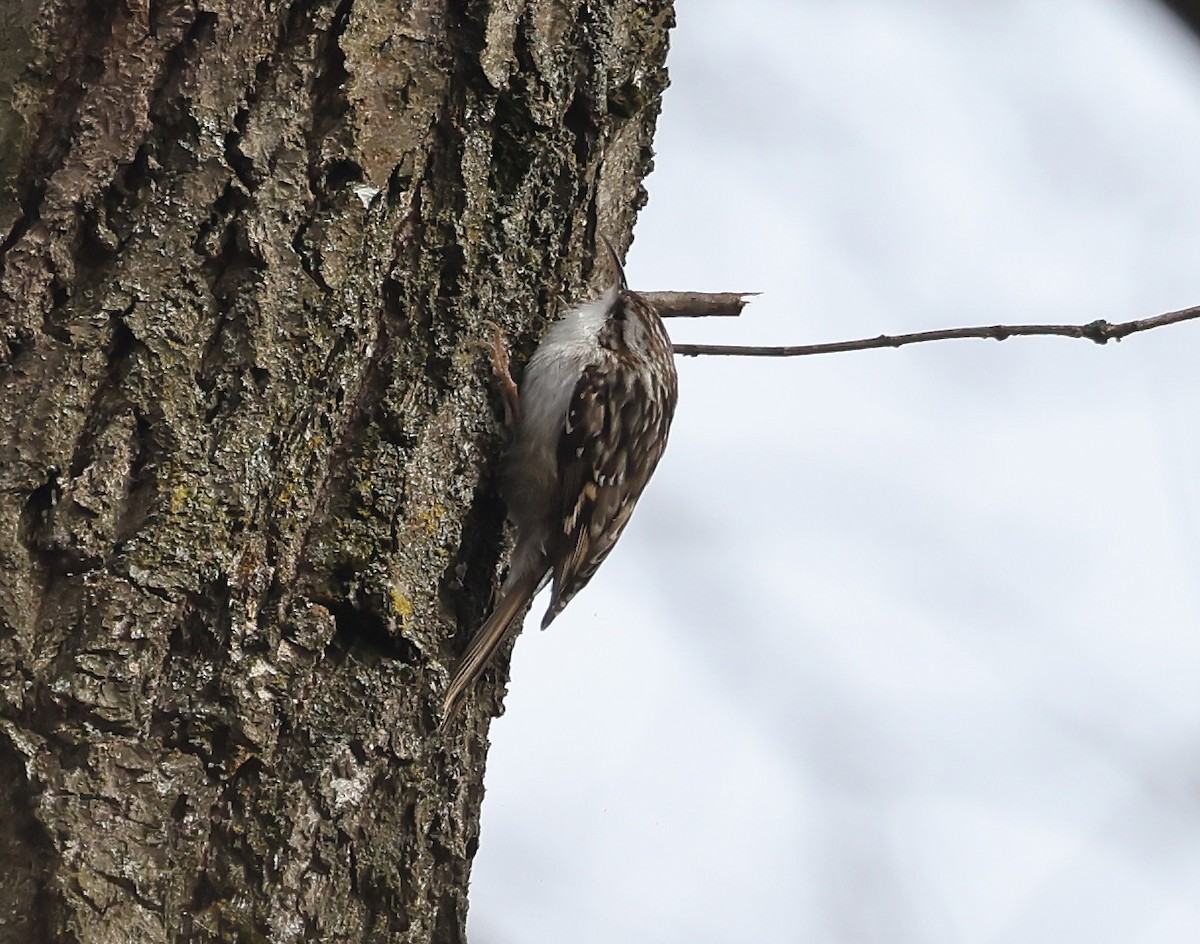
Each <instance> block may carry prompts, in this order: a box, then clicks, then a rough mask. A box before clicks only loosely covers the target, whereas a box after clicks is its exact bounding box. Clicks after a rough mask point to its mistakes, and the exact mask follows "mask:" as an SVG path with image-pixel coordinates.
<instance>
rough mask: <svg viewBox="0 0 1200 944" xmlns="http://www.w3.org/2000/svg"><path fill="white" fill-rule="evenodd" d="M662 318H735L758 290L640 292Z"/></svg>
mask: <svg viewBox="0 0 1200 944" xmlns="http://www.w3.org/2000/svg"><path fill="white" fill-rule="evenodd" d="M639 294H640V295H641V296H642V298H644V299H646V300H647V301H648V302H650V304H651V305H653V306H654V307H655V308H656V309H657V310H658V313H659V314H660V315H662V316H663V317H664V318H736V317H737V316H738V315H740V314H741V313H742V309H743V308H745V307H746V305H747V304H748V303H749V301H750V299H751V298H753V297H754V296H755V295H757V294H758V292H641V293H639Z"/></svg>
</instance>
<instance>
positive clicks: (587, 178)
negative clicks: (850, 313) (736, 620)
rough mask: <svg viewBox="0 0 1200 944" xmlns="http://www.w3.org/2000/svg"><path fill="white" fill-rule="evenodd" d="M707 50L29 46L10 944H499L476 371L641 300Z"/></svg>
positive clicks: (407, 21) (643, 24)
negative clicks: (476, 681)
mask: <svg viewBox="0 0 1200 944" xmlns="http://www.w3.org/2000/svg"><path fill="white" fill-rule="evenodd" d="M671 17H672V12H671V7H670V3H669V0H653V2H650V3H638V2H634V0H602V2H601V0H595V2H591V3H583V2H581V0H558V2H529V3H524V2H517V0H495V2H493V3H492V4H490V5H489V4H487V3H482V2H477V0H458V2H451V3H449V4H440V3H434V2H430V0H400V2H388V3H382V2H377V0H341V2H339V3H336V4H334V3H330V2H320V0H316V2H312V0H296V2H293V3H291V4H290V5H287V4H282V3H279V4H277V3H274V2H272V0H200V2H199V3H198V4H193V3H187V2H178V0H157V2H151V0H126V3H125V4H124V5H122V4H121V3H119V2H117V0H19V2H14V0H10V2H9V3H7V4H6V9H5V12H4V16H3V18H0V238H2V242H0V330H2V333H3V341H4V345H3V346H0V424H2V425H3V428H4V429H5V431H6V433H5V435H4V437H3V439H4V443H3V447H2V452H0V518H2V522H0V669H2V674H0V809H3V810H4V811H5V813H6V815H4V816H3V817H0V944H7V942H22V944H24V942H31V941H76V942H80V944H100V942H113V944H118V942H119V944H126V942H130V941H137V942H156V941H216V940H221V941H246V942H250V941H270V942H272V944H277V942H289V941H307V940H320V941H441V942H452V941H461V940H463V939H464V924H465V916H466V886H467V877H468V872H469V867H470V861H471V857H472V855H473V853H474V851H475V848H476V845H477V837H478V817H479V806H480V801H481V799H482V793H483V791H482V776H483V768H484V760H485V755H486V747H487V742H486V728H487V723H488V714H489V713H490V712H491V711H494V710H495V709H496V705H497V703H498V696H497V694H496V685H497V679H499V681H501V682H502V681H503V679H502V676H503V675H504V669H503V667H501V668H500V669H499V670H498V671H496V672H493V673H491V675H489V680H488V682H486V683H485V684H484V685H483V686H482V687H481V694H480V695H479V697H478V698H476V699H472V700H471V702H470V703H469V704H468V706H467V711H466V712H465V717H464V718H463V719H462V720H460V721H458V722H457V723H455V724H454V725H452V726H451V729H450V730H449V731H448V732H447V733H446V734H445V735H441V734H438V733H437V730H436V720H437V715H438V708H439V705H440V695H441V692H442V690H443V688H444V686H445V684H446V680H447V677H448V670H449V669H450V668H451V667H452V666H453V663H454V660H455V656H456V654H457V653H458V652H460V651H461V650H462V648H463V646H464V645H465V642H466V640H467V639H468V638H469V636H470V634H471V633H472V632H473V631H474V629H475V628H476V627H477V626H478V624H479V623H480V621H481V619H482V617H483V616H484V615H486V610H487V608H488V606H489V603H490V599H491V590H492V585H493V580H494V578H495V576H496V574H497V570H498V567H499V561H500V560H501V558H502V556H503V553H502V552H503V549H504V541H503V535H504V529H503V517H504V514H503V508H502V506H501V504H500V501H499V499H498V496H497V493H496V489H495V486H494V484H493V472H494V471H495V468H496V462H495V460H496V457H497V455H498V453H499V451H500V449H501V446H502V440H503V437H502V434H501V431H500V428H499V424H498V421H497V410H496V401H495V399H494V398H493V396H492V395H491V393H490V391H489V377H488V371H487V367H486V361H485V360H484V359H483V358H481V357H480V356H479V353H478V350H477V347H476V342H477V341H478V340H479V339H481V338H483V337H486V330H485V327H484V325H483V320H484V319H485V318H486V319H492V320H494V321H496V322H497V323H498V324H500V325H501V326H502V328H503V329H504V331H505V333H506V334H507V335H508V336H509V337H510V338H512V339H513V341H514V345H515V351H516V354H517V357H516V359H517V362H518V363H520V361H521V359H522V356H524V355H527V354H528V353H529V351H530V350H531V349H532V346H533V344H534V343H535V341H536V338H537V337H538V335H539V334H540V332H541V330H542V329H543V327H544V326H545V324H546V322H547V320H548V319H550V318H552V317H553V316H554V315H555V314H556V313H557V311H558V307H559V305H560V301H559V299H560V298H567V299H575V298H579V297H580V296H582V295H583V294H586V293H587V292H588V291H590V290H594V289H595V288H596V287H597V285H598V283H599V281H602V280H603V279H604V276H605V274H606V273H607V272H608V271H609V270H608V268H607V266H606V265H605V264H604V263H603V262H602V263H601V264H600V265H598V266H595V265H594V263H593V260H594V259H598V258H599V259H602V256H598V255H597V254H596V251H595V249H596V244H597V240H596V236H597V234H598V233H601V232H603V233H606V234H609V235H610V236H612V237H613V238H614V239H615V240H616V241H617V242H623V241H624V237H625V235H626V234H627V233H628V231H629V228H630V226H631V223H632V219H633V215H634V213H635V212H636V210H637V208H638V207H639V206H640V205H641V203H642V202H643V201H644V191H643V190H642V189H641V180H642V178H643V176H644V175H645V174H646V173H647V172H648V170H649V169H650V162H651V150H650V141H651V135H652V132H653V128H654V123H655V119H656V117H657V113H658V108H659V102H660V97H661V94H662V90H663V88H664V87H665V85H666V74H665V71H664V57H665V52H666V43H667V35H666V34H667V29H668V27H669V25H670V22H671ZM589 283H591V284H590V289H589V287H588V285H589Z"/></svg>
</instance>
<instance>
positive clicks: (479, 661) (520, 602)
mask: <svg viewBox="0 0 1200 944" xmlns="http://www.w3.org/2000/svg"><path fill="white" fill-rule="evenodd" d="M541 583H542V576H541V575H540V574H538V573H536V572H534V573H530V574H526V575H525V576H523V577H522V578H521V579H518V580H517V581H516V583H514V584H513V585H512V586H508V587H505V588H504V589H503V590H502V591H501V593H500V599H499V600H498V601H497V602H496V608H495V609H494V610H493V611H492V615H491V616H489V617H488V618H487V621H486V622H485V623H484V624H483V625H482V626H481V627H480V628H479V632H477V633H476V634H475V636H474V638H473V639H472V640H471V643H470V645H468V646H467V651H466V652H464V653H463V657H462V660H461V661H460V662H459V663H458V668H457V669H455V670H454V677H453V678H452V679H450V685H449V687H447V689H446V697H445V700H444V701H443V702H442V720H441V722H440V724H439V725H438V726H439V728H445V726H446V724H447V723H448V722H449V721H450V719H451V718H453V717H454V715H455V712H457V711H458V709H459V706H460V705H461V704H462V700H463V696H465V695H466V694H467V691H468V690H469V689H470V688H471V686H472V685H473V684H474V683H475V681H476V680H477V679H478V678H479V676H480V675H481V674H482V673H483V670H484V669H486V668H487V666H488V663H489V662H490V661H491V659H492V655H493V654H494V653H495V652H496V650H497V649H498V648H499V647H500V644H501V643H502V642H504V640H505V639H507V638H508V634H509V633H510V632H512V630H513V628H514V626H515V624H516V618H517V615H518V614H519V613H520V612H521V611H522V610H524V609H525V607H526V606H528V605H529V601H530V600H532V599H533V597H534V594H536V593H537V591H538V589H539V587H540V586H541Z"/></svg>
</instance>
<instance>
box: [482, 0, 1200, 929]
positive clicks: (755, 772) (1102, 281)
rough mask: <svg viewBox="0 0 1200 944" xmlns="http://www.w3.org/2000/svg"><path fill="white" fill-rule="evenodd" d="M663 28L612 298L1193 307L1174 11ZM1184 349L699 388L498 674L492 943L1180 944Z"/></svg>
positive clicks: (944, 318) (776, 366)
mask: <svg viewBox="0 0 1200 944" xmlns="http://www.w3.org/2000/svg"><path fill="white" fill-rule="evenodd" d="M677 8H678V21H679V22H678V28H677V29H676V30H675V32H674V34H673V37H672V50H671V56H670V60H669V61H670V66H671V72H672V81H673V84H672V87H671V89H670V90H669V92H668V93H667V97H666V102H665V107H664V112H663V115H662V119H661V122H660V125H659V132H658V137H657V153H658V158H657V166H656V170H655V173H654V174H653V175H652V176H651V177H650V178H649V180H648V188H649V191H650V203H649V206H648V207H647V208H646V210H645V211H644V212H643V213H642V215H641V218H640V221H639V223H638V227H637V230H636V244H635V246H634V248H633V250H632V252H631V254H630V258H629V265H628V270H629V275H630V281H631V283H632V284H633V286H634V287H635V288H641V289H647V290H650V289H691V290H708V291H722V290H747V291H749V290H753V291H761V292H763V295H762V296H761V297H760V298H759V299H757V300H756V301H755V302H754V303H753V304H752V305H751V306H750V308H749V309H748V311H747V313H746V314H745V315H744V316H743V317H742V318H741V319H740V320H739V321H732V320H722V321H720V322H718V321H717V320H715V319H710V320H709V321H694V322H681V321H676V322H672V323H671V324H670V325H669V327H670V328H671V329H672V333H673V335H674V338H675V340H676V341H681V342H683V341H708V342H725V343H759V344H795V343H809V342H817V341H830V340H840V339H847V338H856V337H863V336H870V335H876V334H880V333H899V332H906V331H916V330H923V329H930V328H937V327H948V326H957V325H977V324H992V323H1000V322H1007V323H1017V322H1053V323H1068V322H1087V321H1092V320H1094V319H1097V318H1104V319H1107V320H1109V321H1114V322H1115V321H1123V320H1129V319H1134V318H1140V317H1146V316H1150V315H1154V314H1158V313H1161V312H1164V311H1169V310H1172V309H1178V308H1185V307H1189V306H1192V305H1200V264H1198V263H1200V43H1198V42H1197V41H1196V39H1195V37H1194V36H1193V35H1192V34H1190V33H1189V32H1187V31H1186V29H1185V28H1184V27H1183V26H1182V25H1181V24H1180V23H1179V22H1178V21H1177V20H1176V19H1175V18H1174V17H1173V16H1172V14H1171V13H1169V12H1168V11H1167V9H1166V8H1165V7H1164V6H1162V5H1161V4H1158V3H1155V2H1151V0H1056V2H1054V3H1044V2H1035V0H1024V2H1022V0H989V2H982V0H975V2H965V3H964V2H951V0H878V2H870V0H842V2H833V0H777V2H770V0H741V2H739V3H736V4H734V3H728V2H722V0H679V2H678V4H677ZM1198 350H1200V324H1195V323H1191V324H1184V325H1180V326H1176V327H1170V328H1165V329H1160V330H1157V331H1153V332H1150V333H1146V334H1141V335H1136V336H1133V337H1131V338H1129V339H1127V340H1126V341H1124V342H1122V343H1120V344H1110V345H1108V346H1106V347H1098V346H1096V345H1093V344H1091V343H1089V342H1085V341H1071V340H1064V339H1014V340H1010V341H1006V342H1004V343H997V342H994V341H954V342H941V343H938V344H927V345H920V346H916V347H910V348H904V349H901V350H884V351H873V352H861V353H850V354H839V355H828V356H822V357H808V358H800V359H785V360H761V359H760V360H748V359H727V358H715V357H705V358H698V359H688V360H683V361H681V362H680V373H681V394H680V406H679V412H678V416H677V419H676V424H675V429H674V432H673V434H672V441H671V446H670V448H669V449H668V452H667V455H666V458H665V459H664V461H663V464H662V466H661V467H660V470H659V472H658V475H657V477H656V478H655V480H654V481H653V482H652V483H651V486H650V488H649V490H648V491H647V493H646V496H645V498H644V499H643V501H642V503H641V506H640V508H639V512H638V514H636V515H635V516H634V519H633V523H632V525H631V526H630V528H629V530H628V532H627V533H626V535H625V537H624V538H623V540H622V544H621V546H620V548H618V550H617V551H616V552H615V553H614V554H613V556H612V558H610V559H609V561H608V562H607V563H606V564H605V566H604V567H603V568H601V570H600V572H599V574H598V575H597V577H596V579H595V580H593V581H592V583H591V585H590V586H589V587H588V588H587V590H585V591H584V592H583V593H582V594H581V595H580V596H579V597H578V598H576V600H575V601H574V602H573V603H572V605H571V606H570V607H569V608H568V609H567V611H566V613H565V614H564V615H563V616H562V617H560V618H559V619H558V621H557V622H555V624H554V626H553V628H552V630H551V631H549V632H547V633H544V634H542V633H538V632H536V630H534V629H533V628H532V627H533V626H534V625H535V621H531V623H530V629H529V631H528V632H526V633H525V634H524V635H523V636H522V638H521V640H520V641H519V643H518V645H517V648H516V655H515V659H514V664H513V673H512V682H511V684H510V692H509V696H508V702H507V713H506V714H505V715H504V716H503V717H502V718H500V719H499V720H497V721H496V722H495V723H494V725H493V727H492V739H493V747H492V750H491V755H490V758H489V769H488V777H487V789H488V793H487V799H486V801H485V805H484V820H483V835H482V837H481V846H480V852H479V855H478V858H477V860H476V865H475V871H474V881H473V885H472V890H471V895H472V906H471V925H470V929H471V937H472V941H473V942H475V944H516V942H521V944H531V942H532V944H536V942H565V941H569V942H572V944H590V942H614V941H629V942H638V944H641V942H647V944H649V942H672V944H674V942H680V941H687V942H690V944H705V942H714V944H716V942H721V944H728V942H749V941H772V942H792V941H795V942H805V944H826V942H828V944H847V942H855V944H859V942H868V944H870V942H887V944H906V942H921V944H926V942H930V944H933V942H947V944H950V942H954V944H961V942H988V944H991V942H996V944H999V942H1021V944H1036V942H1047V944H1049V942H1054V944H1062V942H1064V941H1067V942H1074V941H1087V942H1089V944H1106V942H1112V944H1118V942H1119V944H1139V942H1147V944H1157V942H1182V941H1200V594H1198V592H1197V586H1198V583H1197V573H1198V572H1200V498H1198V497H1197V495H1198V490H1197V483H1198V480H1200V437H1198V436H1197V425H1198V421H1197V410H1198V408H1200V371H1198V370H1197V367H1196V362H1197V352H1198ZM544 606H545V601H544V600H542V601H539V604H537V606H536V607H535V608H536V609H537V610H538V612H540V609H541V608H544Z"/></svg>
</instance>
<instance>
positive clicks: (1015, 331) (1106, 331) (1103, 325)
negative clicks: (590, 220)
mask: <svg viewBox="0 0 1200 944" xmlns="http://www.w3.org/2000/svg"><path fill="white" fill-rule="evenodd" d="M1195 318H1200V307H1196V308H1185V309H1183V310H1182V311H1171V312H1167V313H1166V314H1165V315H1156V316H1154V317H1153V318H1142V319H1140V320H1139V321H1124V322H1122V323H1120V324H1109V323H1108V322H1107V321H1093V322H1091V323H1090V324H1083V325H993V326H991V327H980V328H946V329H945V330H941V331H918V332H916V333H915V334H897V335H886V334H881V335H880V336H879V337H877V338H862V339H860V340H857V341H832V342H830V343H828V344H797V345H794V346H791V347H752V346H739V345H726V344H676V345H675V346H674V347H675V353H676V354H682V355H684V356H687V357H694V356H696V355H698V354H722V355H728V356H740V357H804V356H806V355H809V354H837V353H840V352H841V351H869V350H872V349H873V348H880V347H903V346H904V345H905V344H921V343H923V342H925V341H950V340H955V339H958V338H992V339H993V340H996V341H1004V340H1006V339H1008V338H1011V337H1015V336H1017V335H1024V336H1033V335H1056V336H1058V337H1064V338H1086V339H1087V340H1089V341H1095V342H1096V343H1097V344H1107V343H1108V342H1109V341H1120V340H1121V339H1122V338H1124V337H1126V336H1128V335H1130V334H1136V333H1137V332H1139V331H1149V330H1150V329H1151V328H1161V327H1163V326H1165V325H1170V324H1177V323H1179V322H1181V321H1191V320H1192V319H1195Z"/></svg>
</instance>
